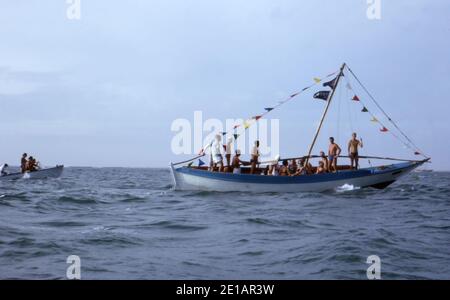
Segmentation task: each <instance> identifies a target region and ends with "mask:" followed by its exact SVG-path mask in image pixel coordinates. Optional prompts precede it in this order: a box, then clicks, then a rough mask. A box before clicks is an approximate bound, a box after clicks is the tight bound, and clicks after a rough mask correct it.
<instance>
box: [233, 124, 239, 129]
mask: <svg viewBox="0 0 450 300" xmlns="http://www.w3.org/2000/svg"><path fill="white" fill-rule="evenodd" d="M240 126H241V125H239V124H238V125H234V127H233V129H236V128H238V127H240Z"/></svg>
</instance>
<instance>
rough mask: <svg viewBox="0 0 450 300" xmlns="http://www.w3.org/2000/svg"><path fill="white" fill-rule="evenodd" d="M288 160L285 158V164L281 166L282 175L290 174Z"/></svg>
mask: <svg viewBox="0 0 450 300" xmlns="http://www.w3.org/2000/svg"><path fill="white" fill-rule="evenodd" d="M288 165H289V164H288V161H287V160H283V164H282V165H281V167H280V170H279V173H280V176H289V168H288Z"/></svg>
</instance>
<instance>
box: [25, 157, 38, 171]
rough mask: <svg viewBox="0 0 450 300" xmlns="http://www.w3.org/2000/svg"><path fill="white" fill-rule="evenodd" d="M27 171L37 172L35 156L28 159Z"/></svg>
mask: <svg viewBox="0 0 450 300" xmlns="http://www.w3.org/2000/svg"><path fill="white" fill-rule="evenodd" d="M27 171H28V172H33V171H36V160H35V159H34V157H33V156H30V158H29V159H28V163H27Z"/></svg>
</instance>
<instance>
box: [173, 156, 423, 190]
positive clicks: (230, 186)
mask: <svg viewBox="0 0 450 300" xmlns="http://www.w3.org/2000/svg"><path fill="white" fill-rule="evenodd" d="M422 164H423V162H407V163H399V164H393V165H387V166H381V167H371V168H365V169H359V170H345V171H339V172H337V173H327V174H317V175H302V176H293V177H290V176H264V175H251V174H232V173H219V172H209V171H206V170H200V169H195V168H189V167H180V168H174V166H173V165H172V166H171V171H172V177H173V180H174V186H175V189H177V190H201V191H219V192H229V191H237V192H247V191H249V192H322V191H327V190H332V189H335V188H338V187H340V186H343V185H351V186H355V187H374V188H385V187H387V186H389V185H390V184H392V183H394V182H395V181H396V180H398V179H399V178H400V177H402V176H404V175H406V174H408V173H409V172H411V171H412V170H414V169H415V168H417V167H419V166H420V165H422Z"/></svg>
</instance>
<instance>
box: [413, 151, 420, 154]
mask: <svg viewBox="0 0 450 300" xmlns="http://www.w3.org/2000/svg"><path fill="white" fill-rule="evenodd" d="M414 155H422V153H420V152H419V151H416V152H414Z"/></svg>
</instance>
